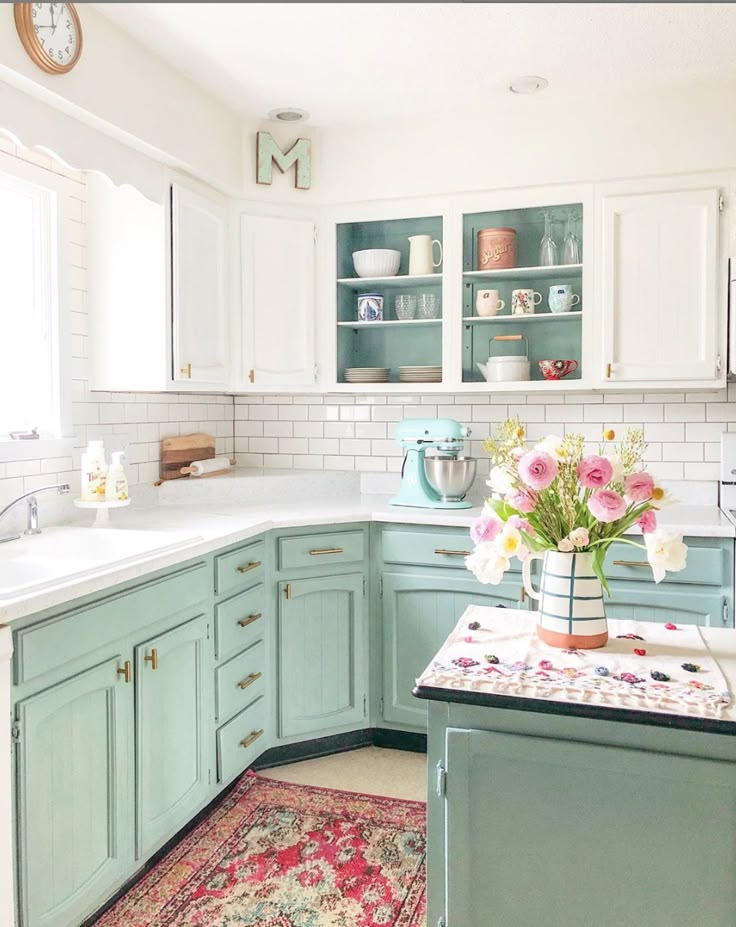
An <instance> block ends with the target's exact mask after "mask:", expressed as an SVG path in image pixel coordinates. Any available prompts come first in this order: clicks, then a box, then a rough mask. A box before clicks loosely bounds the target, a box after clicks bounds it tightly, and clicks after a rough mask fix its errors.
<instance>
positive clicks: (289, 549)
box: [279, 531, 365, 570]
mask: <svg viewBox="0 0 736 927" xmlns="http://www.w3.org/2000/svg"><path fill="white" fill-rule="evenodd" d="M364 558H365V536H364V534H363V532H362V531H336V532H334V533H332V534H307V535H304V536H302V537H294V538H279V569H280V570H293V569H298V568H301V567H320V568H321V569H324V568H325V566H328V567H329V566H331V565H332V564H335V563H356V562H358V561H362V560H363V559H364Z"/></svg>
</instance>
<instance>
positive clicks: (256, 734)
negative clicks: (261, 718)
mask: <svg viewBox="0 0 736 927" xmlns="http://www.w3.org/2000/svg"><path fill="white" fill-rule="evenodd" d="M262 733H263V728H261V729H260V730H259V731H251V732H250V735H249V736H248V737H246V738H245V740H241V741H240V746H241V747H250V745H251V744H252V743H253V741H255V740H258V738H259V737H260V736H261V734H262Z"/></svg>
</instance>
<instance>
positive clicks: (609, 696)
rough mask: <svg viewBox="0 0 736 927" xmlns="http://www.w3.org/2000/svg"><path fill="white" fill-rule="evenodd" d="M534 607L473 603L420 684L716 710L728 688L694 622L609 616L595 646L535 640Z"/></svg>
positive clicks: (671, 709)
mask: <svg viewBox="0 0 736 927" xmlns="http://www.w3.org/2000/svg"><path fill="white" fill-rule="evenodd" d="M536 624H537V616H536V614H535V613H534V612H528V611H520V610H517V609H502V608H488V607H481V606H477V605H471V606H470V607H469V608H468V609H467V610H466V612H465V614H464V615H463V616H462V618H461V619H460V621H459V622H458V623H457V625H456V626H455V629H454V630H453V631H452V633H451V634H450V636H449V637H448V638H447V641H446V642H445V644H444V645H443V647H442V649H441V650H440V651H439V653H438V654H437V656H436V657H435V659H434V660H433V661H432V663H431V664H430V665H429V666H428V667H427V669H426V670H425V671H424V673H423V674H422V675H421V677H420V678H419V679H418V680H417V685H419V686H431V687H435V688H444V689H462V690H465V691H469V692H484V693H490V694H496V695H517V696H520V697H525V698H544V699H552V700H554V701H560V702H575V703H588V704H594V705H605V706H610V707H612V708H626V709H632V708H633V709H637V708H639V709H641V710H646V711H662V712H667V713H670V714H691V715H700V716H704V717H718V716H719V715H720V713H721V711H722V710H723V708H724V707H725V706H727V705H728V704H729V702H730V701H731V693H730V692H729V691H728V685H727V683H726V680H725V678H724V676H723V673H722V671H721V669H720V667H719V666H718V663H717V662H716V660H715V659H714V657H713V656H712V654H711V652H710V650H709V649H708V646H707V644H706V643H705V641H704V640H703V638H702V636H701V634H700V631H699V629H698V628H697V627H695V626H694V625H679V624H678V625H675V624H666V625H663V624H655V623H653V622H645V621H621V620H616V619H609V621H608V633H609V641H608V643H607V644H606V646H605V647H601V648H599V649H597V650H559V649H557V648H556V647H549V646H548V645H546V644H544V643H542V641H540V640H539V638H538V637H537V633H536Z"/></svg>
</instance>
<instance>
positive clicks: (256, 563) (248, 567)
mask: <svg viewBox="0 0 736 927" xmlns="http://www.w3.org/2000/svg"><path fill="white" fill-rule="evenodd" d="M261 563H262V561H261V560H254V561H253V562H252V563H246V564H245V566H239V567H236V569H237V571H238V573H250V571H251V570H257V569H258V567H259V566H260V565H261Z"/></svg>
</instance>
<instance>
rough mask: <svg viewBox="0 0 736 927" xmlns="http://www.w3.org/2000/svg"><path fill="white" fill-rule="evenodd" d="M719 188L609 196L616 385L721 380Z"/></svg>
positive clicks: (607, 345)
mask: <svg viewBox="0 0 736 927" xmlns="http://www.w3.org/2000/svg"><path fill="white" fill-rule="evenodd" d="M718 196H719V193H718V189H717V188H706V189H699V190H679V191H678V190H675V191H669V192H662V193H640V194H637V195H621V196H616V195H611V196H603V198H602V210H601V212H602V217H601V221H602V255H601V258H602V260H601V285H602V304H603V318H604V358H603V361H604V364H605V365H608V364H610V365H611V368H610V375H609V376H610V379H611V381H612V382H617V381H618V382H627V381H636V380H645V381H646V380H662V381H667V380H675V381H680V380H702V379H706V380H707V379H714V378H717V376H718V372H717V370H716V355H717V352H718V334H719V318H720V312H719V306H718V221H719V218H718V217H719V212H718Z"/></svg>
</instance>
